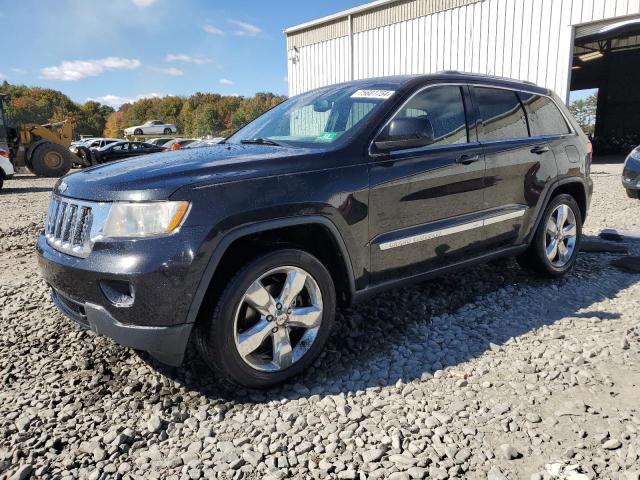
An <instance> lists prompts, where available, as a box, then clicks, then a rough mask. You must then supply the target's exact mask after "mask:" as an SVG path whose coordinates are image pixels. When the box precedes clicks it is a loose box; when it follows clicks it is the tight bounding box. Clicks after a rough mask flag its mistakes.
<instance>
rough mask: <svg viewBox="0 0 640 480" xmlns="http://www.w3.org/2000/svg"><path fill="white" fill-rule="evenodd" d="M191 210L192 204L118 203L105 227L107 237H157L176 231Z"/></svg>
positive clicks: (103, 229) (111, 211)
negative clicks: (190, 205)
mask: <svg viewBox="0 0 640 480" xmlns="http://www.w3.org/2000/svg"><path fill="white" fill-rule="evenodd" d="M188 211H189V202H169V201H166V202H147V203H125V202H116V203H114V204H112V205H111V209H110V211H109V215H108V216H107V220H106V222H105V224H104V227H103V228H102V236H103V237H135V238H142V237H154V236H162V235H170V234H172V233H174V232H176V231H177V230H178V229H179V228H180V226H181V225H182V223H183V222H184V219H185V218H186V217H187V213H188Z"/></svg>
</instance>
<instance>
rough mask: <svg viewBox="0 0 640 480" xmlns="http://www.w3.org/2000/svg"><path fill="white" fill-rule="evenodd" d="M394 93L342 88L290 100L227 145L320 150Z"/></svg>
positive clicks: (234, 135) (253, 123) (234, 137)
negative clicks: (263, 145)
mask: <svg viewBox="0 0 640 480" xmlns="http://www.w3.org/2000/svg"><path fill="white" fill-rule="evenodd" d="M394 93H395V91H394V90H380V89H364V87H362V85H341V86H334V87H328V88H323V89H320V90H314V91H313V92H309V93H305V94H302V95H299V96H297V97H293V98H290V99H289V100H286V101H285V102H283V103H281V104H280V105H278V106H277V107H275V108H273V109H271V110H269V111H268V112H267V113H265V114H264V115H262V116H260V117H258V118H257V119H256V120H254V121H253V122H251V123H250V124H249V125H247V126H245V127H243V128H241V129H240V130H238V131H237V132H236V133H235V134H233V135H232V136H231V137H229V138H228V139H227V141H226V143H263V144H277V145H286V146H299V147H320V146H323V145H327V144H331V143H333V142H335V141H337V140H338V139H339V138H340V137H342V136H344V135H345V134H346V133H348V132H349V131H350V130H352V129H353V128H354V127H355V126H356V125H358V124H359V123H360V122H361V121H362V120H363V119H364V118H366V117H367V116H368V115H370V114H371V113H372V112H373V111H374V110H375V109H376V108H378V107H379V106H380V105H381V104H382V103H384V102H385V101H386V100H387V99H389V98H390V97H391V96H392V95H393V94H394Z"/></svg>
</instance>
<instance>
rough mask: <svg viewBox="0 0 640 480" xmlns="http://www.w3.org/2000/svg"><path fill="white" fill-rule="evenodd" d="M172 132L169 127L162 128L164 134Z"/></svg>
mask: <svg viewBox="0 0 640 480" xmlns="http://www.w3.org/2000/svg"><path fill="white" fill-rule="evenodd" d="M172 133H173V132H172V131H171V129H170V128H165V129H164V134H165V135H171V134H172Z"/></svg>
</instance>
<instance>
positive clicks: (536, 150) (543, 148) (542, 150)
mask: <svg viewBox="0 0 640 480" xmlns="http://www.w3.org/2000/svg"><path fill="white" fill-rule="evenodd" d="M548 151H549V147H547V146H546V145H536V146H535V147H533V148H532V149H531V153H535V154H536V155H542V154H543V153H547V152H548Z"/></svg>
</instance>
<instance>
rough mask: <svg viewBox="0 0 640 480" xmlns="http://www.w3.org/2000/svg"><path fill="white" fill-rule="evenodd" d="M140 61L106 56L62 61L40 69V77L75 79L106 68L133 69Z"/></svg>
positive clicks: (96, 74) (91, 75) (95, 74)
mask: <svg viewBox="0 0 640 480" xmlns="http://www.w3.org/2000/svg"><path fill="white" fill-rule="evenodd" d="M140 65H142V63H141V62H140V60H138V59H135V58H120V57H107V58H101V59H98V60H74V61H64V62H62V63H61V64H60V65H56V66H54V67H45V68H43V69H42V70H40V75H41V78H45V79H48V80H64V81H76V80H82V79H83V78H87V77H97V76H98V75H101V74H102V73H104V72H105V71H107V70H133V69H135V68H138V67H139V66H140Z"/></svg>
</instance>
